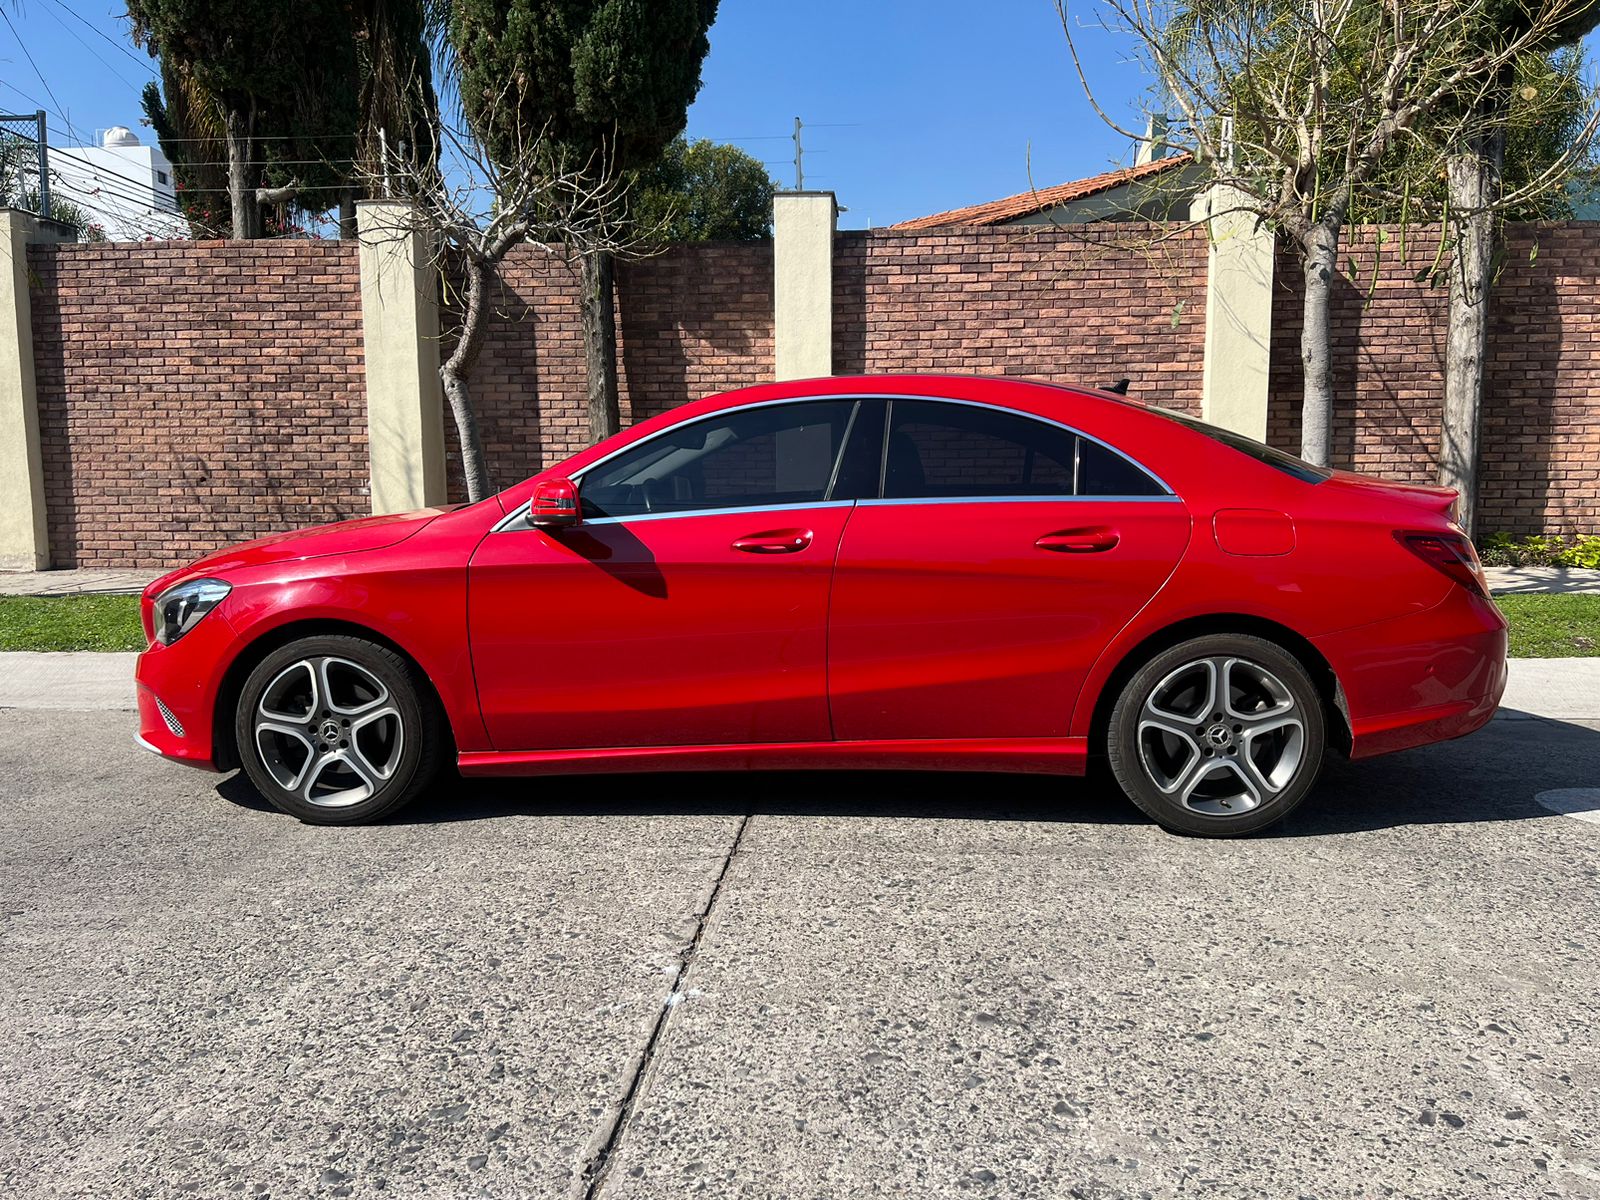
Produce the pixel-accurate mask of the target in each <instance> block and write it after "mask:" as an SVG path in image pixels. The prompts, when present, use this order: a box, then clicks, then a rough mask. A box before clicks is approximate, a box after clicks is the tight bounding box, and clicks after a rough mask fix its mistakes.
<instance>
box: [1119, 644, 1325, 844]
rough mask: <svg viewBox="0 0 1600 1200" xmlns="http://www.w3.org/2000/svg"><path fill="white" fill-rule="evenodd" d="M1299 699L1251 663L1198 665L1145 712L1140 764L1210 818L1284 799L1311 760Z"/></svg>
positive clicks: (1219, 659) (1170, 681)
mask: <svg viewBox="0 0 1600 1200" xmlns="http://www.w3.org/2000/svg"><path fill="white" fill-rule="evenodd" d="M1305 722H1306V718H1305V714H1304V713H1303V712H1302V711H1301V708H1300V704H1299V702H1298V701H1296V699H1295V697H1294V694H1293V693H1292V692H1291V691H1290V690H1289V688H1287V687H1286V686H1285V685H1284V683H1283V681H1282V680H1281V679H1279V678H1278V676H1277V675H1275V674H1273V672H1272V671H1270V670H1268V669H1267V668H1266V667H1264V666H1262V665H1261V664H1260V663H1258V662H1253V661H1251V660H1250V659H1246V658H1238V657H1232V656H1216V657H1208V658H1198V659H1195V660H1193V661H1191V662H1187V663H1184V664H1183V665H1182V666H1180V667H1178V668H1177V669H1176V670H1174V671H1172V672H1170V673H1168V674H1167V675H1166V676H1165V677H1164V678H1163V679H1162V680H1161V681H1160V682H1159V683H1157V684H1156V686H1155V687H1154V688H1153V689H1151V691H1150V693H1149V695H1148V696H1146V697H1145V699H1144V703H1143V705H1142V706H1141V708H1140V710H1139V717H1138V726H1137V743H1138V751H1139V762H1140V764H1141V765H1142V767H1143V768H1144V772H1145V774H1146V775H1147V776H1148V778H1149V779H1150V781H1151V783H1153V784H1154V785H1155V787H1156V789H1157V790H1158V791H1160V792H1161V794H1162V795H1163V796H1166V797H1168V798H1169V799H1172V800H1174V801H1177V802H1178V803H1180V804H1181V805H1183V807H1184V808H1186V809H1188V810H1189V811H1190V812H1194V813H1197V814H1200V815H1202V816H1213V817H1220V816H1234V815H1237V814H1240V813H1245V812H1249V811H1250V810H1251V809H1255V808H1259V807H1260V806H1262V805H1263V804H1267V803H1269V802H1270V801H1272V800H1274V799H1276V798H1277V797H1278V796H1279V795H1281V794H1282V793H1283V791H1284V790H1285V789H1286V788H1288V787H1289V785H1290V784H1292V783H1293V782H1294V780H1295V777H1296V775H1297V774H1298V773H1299V771H1300V767H1301V764H1302V762H1304V761H1305V758H1306V754H1305V748H1306V724H1305Z"/></svg>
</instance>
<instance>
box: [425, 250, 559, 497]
mask: <svg viewBox="0 0 1600 1200" xmlns="http://www.w3.org/2000/svg"><path fill="white" fill-rule="evenodd" d="M516 265H517V264H516V263H514V262H513V261H512V260H510V259H508V260H507V265H506V266H505V267H503V268H502V270H501V272H500V274H499V276H498V277H497V278H496V279H495V281H494V282H493V283H491V285H490V288H489V297H488V310H489V311H488V313H487V314H486V315H485V317H484V329H483V335H482V339H483V340H482V342H481V343H480V345H479V349H478V361H477V363H476V364H475V365H474V367H473V370H472V373H471V376H470V377H469V379H468V383H467V393H468V396H469V398H470V402H471V404H472V410H473V415H474V416H476V418H477V422H478V440H479V442H480V443H481V444H482V446H483V455H484V463H485V466H486V468H487V470H488V473H489V481H490V487H491V490H493V491H500V490H503V489H505V488H508V487H511V486H512V485H513V484H517V483H520V482H521V481H522V480H524V479H526V478H528V477H529V476H531V475H534V474H537V473H538V472H539V471H540V470H541V469H542V468H543V467H544V466H545V465H546V464H545V434H544V430H545V419H544V418H545V413H544V407H545V406H544V394H545V387H544V380H543V379H542V378H541V375H540V366H541V361H542V354H541V345H540V341H541V325H542V315H541V313H540V311H539V306H538V303H537V301H536V297H535V296H534V295H532V294H527V293H528V289H529V288H537V287H539V286H540V283H541V281H540V280H538V279H536V278H535V279H533V280H524V279H523V275H524V274H525V272H517V273H516V274H513V270H514V269H515V267H516ZM519 284H520V285H521V287H520V290H519ZM452 291H453V294H454V296H458V297H459V296H460V295H462V292H461V291H460V290H459V288H454V289H452ZM449 300H450V297H449V296H448V295H447V296H446V297H445V298H443V299H441V301H440V305H439V309H440V314H441V316H442V317H443V324H444V326H445V328H444V329H443V331H442V333H441V335H440V339H439V361H440V362H441V363H442V362H444V361H445V360H447V359H448V358H449V357H450V355H451V354H452V353H454V352H455V348H456V344H457V333H458V332H459V329H458V327H456V326H455V324H454V321H453V320H452V316H453V314H454V313H455V311H456V309H455V308H454V307H453V306H452V304H451V303H449ZM443 404H444V454H445V464H444V471H445V495H446V497H447V498H448V499H449V501H450V502H451V503H453V504H460V503H465V502H466V499H467V484H466V477H465V473H464V471H463V469H462V465H461V436H460V432H459V430H458V429H457V427H456V417H455V411H454V410H453V409H452V408H451V407H450V399H449V397H448V396H445V397H443Z"/></svg>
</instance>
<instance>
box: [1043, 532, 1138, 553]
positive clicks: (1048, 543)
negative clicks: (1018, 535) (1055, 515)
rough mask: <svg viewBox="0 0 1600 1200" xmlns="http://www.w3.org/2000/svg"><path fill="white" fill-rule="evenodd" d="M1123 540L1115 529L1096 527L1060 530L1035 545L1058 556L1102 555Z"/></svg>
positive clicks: (1048, 534)
mask: <svg viewBox="0 0 1600 1200" xmlns="http://www.w3.org/2000/svg"><path fill="white" fill-rule="evenodd" d="M1121 540H1122V537H1121V535H1120V534H1118V533H1117V531H1116V530H1115V529H1107V528H1106V527H1105V526H1104V525H1096V526H1093V527H1091V528H1088V529H1058V530H1056V532H1054V533H1047V534H1045V535H1044V536H1043V537H1041V538H1040V539H1039V540H1038V541H1036V542H1034V545H1035V546H1037V547H1039V549H1041V550H1053V551H1055V552H1056V553H1057V554H1100V553H1102V552H1104V551H1106V550H1110V549H1111V548H1112V547H1114V546H1115V545H1116V544H1117V543H1118V542H1120V541H1121Z"/></svg>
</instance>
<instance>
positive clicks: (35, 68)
mask: <svg viewBox="0 0 1600 1200" xmlns="http://www.w3.org/2000/svg"><path fill="white" fill-rule="evenodd" d="M0 17H3V18H5V23H6V28H7V29H9V30H11V36H12V37H14V38H16V39H17V46H18V48H19V49H20V50H21V51H22V57H23V58H25V59H27V60H28V65H29V66H30V67H32V68H33V73H34V74H35V75H37V76H38V77H39V82H40V83H42V84H44V94H45V95H46V96H49V97H50V100H51V103H53V104H54V105H55V106H56V108H57V109H60V108H61V101H59V100H57V99H56V94H55V93H54V92H52V91H51V90H50V81H49V80H48V79H46V78H45V77H44V72H43V71H41V70H39V64H38V63H36V62H34V61H33V55H32V54H30V53H28V44H27V43H26V42H24V41H23V40H22V35H21V34H20V33H18V32H17V27H16V26H15V25H13V24H12V23H11V14H10V13H8V12H7V11H6V10H5V7H4V6H3V5H0ZM35 103H38V102H37V101H35ZM57 115H60V114H59V113H58V114H57ZM61 119H62V120H63V121H66V120H67V118H66V117H64V116H63V117H61ZM67 126H68V128H71V126H72V122H71V121H67Z"/></svg>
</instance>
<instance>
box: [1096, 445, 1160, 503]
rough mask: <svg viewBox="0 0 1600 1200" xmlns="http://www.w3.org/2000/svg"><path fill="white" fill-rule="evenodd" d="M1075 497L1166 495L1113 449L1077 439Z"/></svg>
mask: <svg viewBox="0 0 1600 1200" xmlns="http://www.w3.org/2000/svg"><path fill="white" fill-rule="evenodd" d="M1078 495H1080V496H1164V495H1166V493H1165V492H1164V491H1163V490H1162V488H1161V485H1160V484H1158V483H1157V482H1156V481H1155V480H1154V479H1151V478H1150V476H1148V475H1146V474H1145V473H1144V471H1143V470H1141V469H1140V468H1138V467H1136V466H1134V465H1133V463H1131V462H1129V461H1128V460H1127V459H1125V458H1123V457H1122V455H1120V454H1118V453H1116V452H1115V451H1114V450H1108V449H1106V448H1105V447H1104V446H1102V445H1101V444H1100V443H1099V442H1092V441H1090V440H1089V439H1088V438H1086V437H1080V438H1079V439H1078Z"/></svg>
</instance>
